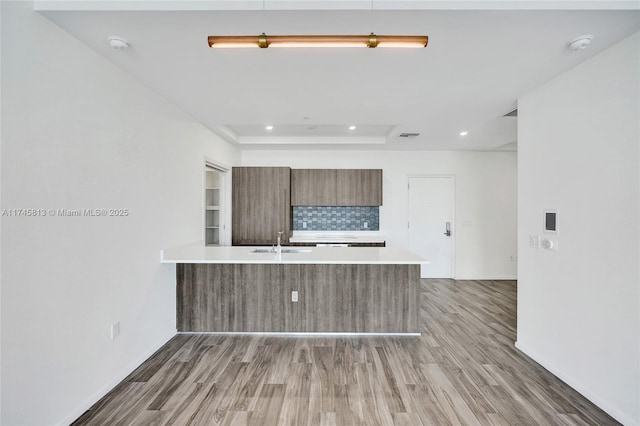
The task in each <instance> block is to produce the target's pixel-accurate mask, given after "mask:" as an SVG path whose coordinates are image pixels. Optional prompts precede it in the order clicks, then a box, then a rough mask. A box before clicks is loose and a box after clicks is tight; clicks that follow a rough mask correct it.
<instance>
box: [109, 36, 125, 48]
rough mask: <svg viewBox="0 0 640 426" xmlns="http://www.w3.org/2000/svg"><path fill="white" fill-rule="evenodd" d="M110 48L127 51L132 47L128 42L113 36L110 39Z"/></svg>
mask: <svg viewBox="0 0 640 426" xmlns="http://www.w3.org/2000/svg"><path fill="white" fill-rule="evenodd" d="M108 40H109V46H111V47H112V48H114V49H116V50H127V49H128V48H129V47H130V44H129V42H128V41H127V40H125V39H123V38H122V37H118V36H111V37H109V38H108Z"/></svg>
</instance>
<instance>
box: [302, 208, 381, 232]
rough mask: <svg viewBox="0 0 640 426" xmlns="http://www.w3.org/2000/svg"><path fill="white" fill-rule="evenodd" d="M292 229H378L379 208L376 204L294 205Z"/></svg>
mask: <svg viewBox="0 0 640 426" xmlns="http://www.w3.org/2000/svg"><path fill="white" fill-rule="evenodd" d="M365 222H366V223H367V227H366V228H365V227H364V225H365ZM305 223H306V225H307V226H306V228H305V227H304V225H305ZM293 230H294V231H379V230H380V208H379V207H377V206H375V207H369V206H366V207H362V206H347V207H345V206H294V207H293Z"/></svg>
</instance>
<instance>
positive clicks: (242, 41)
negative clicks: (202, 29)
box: [209, 33, 429, 48]
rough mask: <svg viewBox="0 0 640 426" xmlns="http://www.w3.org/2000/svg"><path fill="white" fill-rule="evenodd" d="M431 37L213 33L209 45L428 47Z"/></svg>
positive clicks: (372, 34)
mask: <svg viewBox="0 0 640 426" xmlns="http://www.w3.org/2000/svg"><path fill="white" fill-rule="evenodd" d="M428 43H429V37H428V36H411V35H375V34H374V33H371V34H369V35H275V36H267V35H266V34H265V33H262V34H260V35H259V36H209V47H213V48H242V47H260V48H267V47H370V48H373V47H416V48H420V47H427V44H428Z"/></svg>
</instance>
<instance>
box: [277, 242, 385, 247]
mask: <svg viewBox="0 0 640 426" xmlns="http://www.w3.org/2000/svg"><path fill="white" fill-rule="evenodd" d="M318 244H345V243H335V242H324V241H323V242H322V243H318ZM346 244H347V246H348V247H386V243H385V242H381V243H346ZM287 245H288V246H295V247H316V244H315V243H288V244H287Z"/></svg>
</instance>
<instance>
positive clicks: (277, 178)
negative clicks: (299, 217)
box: [232, 167, 291, 245]
mask: <svg viewBox="0 0 640 426" xmlns="http://www.w3.org/2000/svg"><path fill="white" fill-rule="evenodd" d="M232 179H233V181H232V188H233V191H232V199H233V200H232V204H233V213H232V216H233V223H232V240H233V245H265V244H266V245H271V244H276V242H277V239H278V231H284V234H283V238H282V243H286V242H287V241H289V236H290V234H291V192H290V191H291V169H290V168H289V167H234V168H233V172H232Z"/></svg>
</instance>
